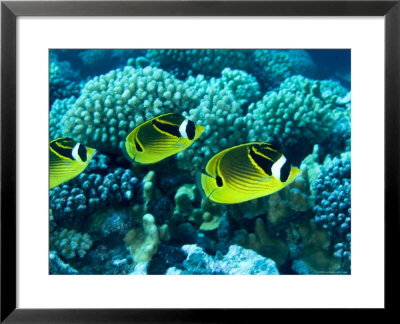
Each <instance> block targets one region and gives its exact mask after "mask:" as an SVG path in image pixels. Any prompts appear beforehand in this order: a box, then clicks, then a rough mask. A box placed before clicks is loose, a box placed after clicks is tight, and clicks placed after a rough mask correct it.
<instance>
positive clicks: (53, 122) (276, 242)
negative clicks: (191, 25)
mask: <svg viewBox="0 0 400 324" xmlns="http://www.w3.org/2000/svg"><path fill="white" fill-rule="evenodd" d="M49 274H52V275H67V274H70V275H339V274H340V275H350V274H351V50H350V49H51V50H49Z"/></svg>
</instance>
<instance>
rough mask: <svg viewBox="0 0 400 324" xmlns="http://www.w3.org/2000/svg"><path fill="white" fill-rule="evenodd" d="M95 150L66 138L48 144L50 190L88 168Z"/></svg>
mask: <svg viewBox="0 0 400 324" xmlns="http://www.w3.org/2000/svg"><path fill="white" fill-rule="evenodd" d="M95 152H96V150H95V149H93V148H90V147H86V146H85V145H83V144H80V143H78V142H76V141H75V140H73V139H72V138H68V137H61V138H57V139H55V140H53V141H51V142H50V143H49V173H50V189H52V188H54V187H56V186H58V185H60V184H61V183H63V182H65V181H68V180H71V179H72V178H75V177H76V176H77V175H79V174H80V173H81V172H82V171H83V170H85V168H86V167H87V166H88V164H89V162H90V160H91V159H92V157H93V155H94V154H95Z"/></svg>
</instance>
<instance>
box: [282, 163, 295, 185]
mask: <svg viewBox="0 0 400 324" xmlns="http://www.w3.org/2000/svg"><path fill="white" fill-rule="evenodd" d="M291 168H292V166H291V165H290V163H289V162H288V161H285V163H284V164H283V165H282V167H281V179H280V180H281V182H286V181H287V179H288V178H289V174H290V169H291Z"/></svg>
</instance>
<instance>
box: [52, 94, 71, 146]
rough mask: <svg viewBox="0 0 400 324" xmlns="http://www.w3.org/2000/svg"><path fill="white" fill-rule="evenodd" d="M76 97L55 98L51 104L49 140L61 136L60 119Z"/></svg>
mask: <svg viewBox="0 0 400 324" xmlns="http://www.w3.org/2000/svg"><path fill="white" fill-rule="evenodd" d="M75 100H76V98H75V97H71V98H66V99H57V100H55V101H54V103H53V104H52V105H51V109H50V117H49V138H50V140H53V139H56V138H59V137H63V136H64V134H63V132H62V127H61V120H62V118H63V116H64V115H65V113H66V112H67V111H68V110H69V109H70V108H71V107H72V105H73V104H74V102H75Z"/></svg>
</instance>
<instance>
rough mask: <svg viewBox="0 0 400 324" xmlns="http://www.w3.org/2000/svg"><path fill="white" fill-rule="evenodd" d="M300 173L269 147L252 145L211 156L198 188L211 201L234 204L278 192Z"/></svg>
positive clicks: (235, 147)
mask: <svg viewBox="0 0 400 324" xmlns="http://www.w3.org/2000/svg"><path fill="white" fill-rule="evenodd" d="M299 173H300V170H299V169H298V168H296V167H294V166H292V165H291V164H290V162H289V161H288V160H287V159H286V157H285V156H284V155H283V154H282V153H280V152H279V151H278V150H276V149H275V148H273V147H272V145H271V144H268V143H259V142H252V143H246V144H242V145H238V146H234V147H231V148H228V149H226V150H223V151H221V152H219V153H217V154H216V155H215V156H213V157H212V158H211V159H210V160H209V161H208V163H207V165H206V168H205V170H204V171H203V172H202V173H201V174H200V185H201V189H202V191H203V194H204V195H205V196H206V197H207V198H208V199H210V200H211V201H213V202H216V203H223V204H236V203H241V202H244V201H248V200H252V199H255V198H259V197H263V196H267V195H270V194H272V193H274V192H276V191H278V190H281V189H282V188H284V187H285V186H287V185H288V184H290V183H291V182H292V181H293V180H294V179H295V178H296V176H297V175H298V174H299Z"/></svg>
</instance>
